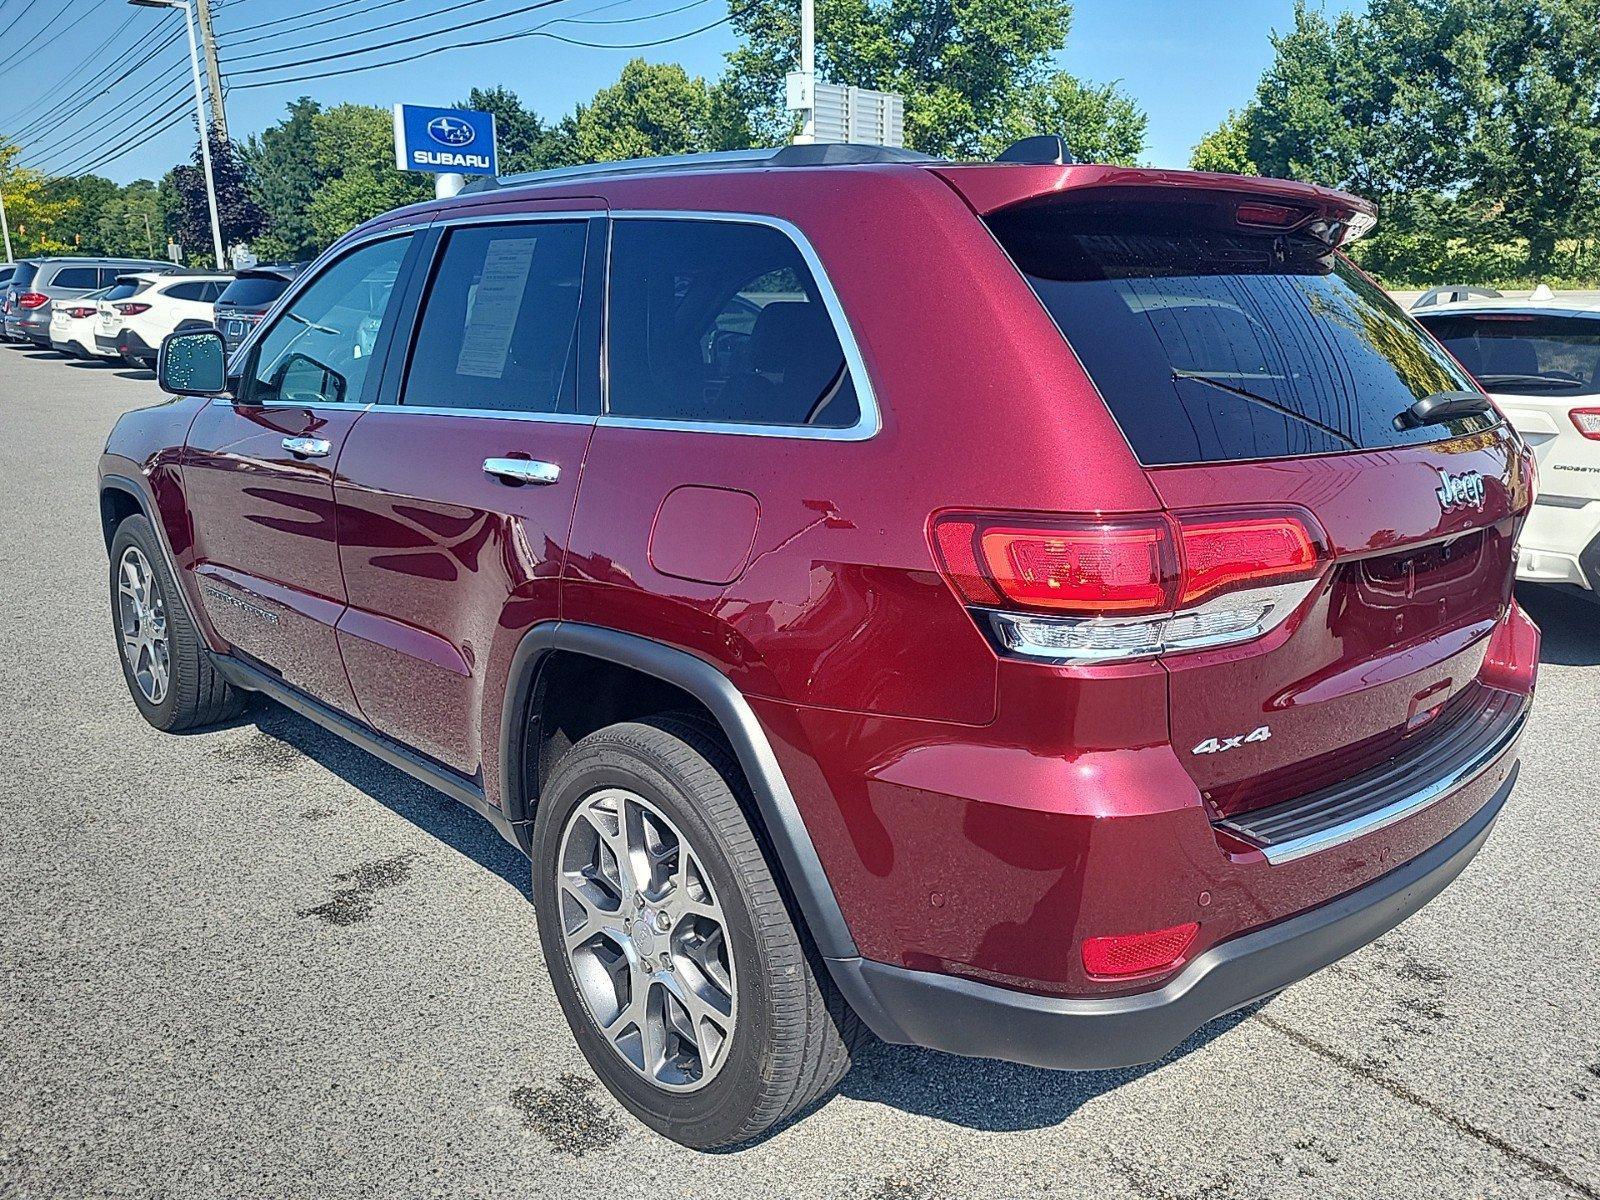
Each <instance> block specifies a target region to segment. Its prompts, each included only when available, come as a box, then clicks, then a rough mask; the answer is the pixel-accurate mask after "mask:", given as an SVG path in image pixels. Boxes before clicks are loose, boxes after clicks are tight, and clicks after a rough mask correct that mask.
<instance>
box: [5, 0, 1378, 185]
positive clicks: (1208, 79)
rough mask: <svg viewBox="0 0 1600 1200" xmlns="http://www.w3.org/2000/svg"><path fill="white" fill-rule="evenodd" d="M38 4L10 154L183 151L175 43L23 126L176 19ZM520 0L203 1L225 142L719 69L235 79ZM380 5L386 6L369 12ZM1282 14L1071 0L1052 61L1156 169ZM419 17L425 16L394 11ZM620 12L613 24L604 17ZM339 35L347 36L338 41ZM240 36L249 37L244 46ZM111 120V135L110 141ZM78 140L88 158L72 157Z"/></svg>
mask: <svg viewBox="0 0 1600 1200" xmlns="http://www.w3.org/2000/svg"><path fill="white" fill-rule="evenodd" d="M37 2H38V0H0V55H5V56H10V55H12V54H15V53H16V52H17V51H19V50H26V51H27V57H26V68H25V69H26V70H27V73H28V76H29V81H30V84H31V85H32V86H30V87H28V88H20V89H19V88H16V87H6V88H4V89H0V97H3V98H0V134H5V135H8V136H14V135H16V134H17V133H18V132H19V131H21V132H24V133H26V134H28V135H29V136H27V137H25V138H24V139H23V140H24V144H25V149H26V150H28V151H29V153H28V154H27V155H26V156H25V157H24V160H23V161H24V162H25V163H27V164H28V165H32V166H41V167H45V168H49V169H53V170H63V169H67V170H75V169H82V165H81V164H84V163H85V162H87V163H88V165H90V166H92V167H94V169H96V170H97V171H98V172H99V173H101V174H104V175H107V176H109V177H110V178H112V179H114V180H117V181H118V182H126V181H128V180H130V179H135V178H138V177H140V176H144V177H152V178H153V177H158V176H159V175H160V174H161V173H162V172H164V171H165V170H166V169H167V168H168V167H170V166H171V165H172V164H173V163H174V162H176V161H178V160H179V159H181V158H184V157H186V156H187V154H188V153H189V152H190V147H192V145H193V141H192V138H193V127H192V125H190V124H188V123H184V124H180V125H177V126H175V127H173V128H171V129H168V130H166V131H164V132H160V133H157V134H154V135H148V136H139V135H140V133H141V130H142V128H143V126H144V125H146V124H148V123H149V122H150V120H151V118H152V117H154V116H159V115H160V113H161V111H163V110H162V108H161V107H160V106H159V105H156V104H154V103H153V102H154V101H157V100H160V99H162V98H164V97H165V96H167V95H168V94H169V92H171V91H172V90H173V89H174V88H176V87H178V86H179V85H181V84H182V83H184V82H185V80H186V79H187V76H188V64H187V55H186V52H185V49H184V46H183V43H182V41H181V40H175V41H174V43H173V44H172V45H170V46H168V47H167V48H165V49H164V50H162V52H161V53H160V55H159V56H158V57H157V58H156V59H154V60H153V61H152V62H150V63H149V64H148V65H146V66H145V67H143V68H141V69H139V70H138V71H136V72H135V73H134V74H132V75H131V76H130V78H129V81H128V82H129V83H138V84H140V85H141V86H140V87H139V88H138V93H139V95H138V97H135V96H134V95H133V94H131V93H129V92H128V91H127V87H128V85H127V84H124V85H123V86H122V88H121V89H119V90H114V91H112V92H111V93H109V94H107V95H104V96H99V97H94V98H89V97H85V98H83V99H82V100H79V101H77V102H75V103H74V104H73V105H72V106H71V109H72V111H71V112H70V114H68V115H66V116H64V117H53V118H52V119H51V121H50V122H49V123H48V124H47V125H45V126H43V127H41V128H38V129H35V130H29V129H28V124H29V122H34V123H36V124H37V123H38V122H39V121H40V120H41V117H42V116H45V115H48V114H50V110H51V104H50V103H49V102H47V101H46V97H51V96H54V97H57V98H70V96H71V93H72V91H73V90H74V89H75V88H77V87H78V86H80V85H81V84H82V83H84V82H86V81H87V79H88V77H89V76H90V75H91V74H92V73H93V70H94V69H95V68H98V67H99V65H100V64H102V63H109V62H111V61H112V59H113V57H114V54H117V53H120V55H121V59H122V62H123V63H125V64H131V63H133V62H136V61H137V60H138V58H139V57H142V53H139V54H129V53H128V48H130V47H132V46H133V45H135V44H136V39H138V38H140V37H145V38H147V39H149V40H148V41H147V42H146V43H145V44H146V45H147V46H149V47H154V46H156V45H159V44H160V41H161V39H163V38H167V37H171V36H173V35H175V34H177V33H178V31H179V29H180V28H181V22H180V20H179V18H178V16H177V14H176V13H175V12H167V11H160V10H150V9H134V8H129V7H128V6H127V5H126V4H125V3H123V0H75V3H74V4H73V5H72V7H73V9H75V17H73V18H68V20H69V21H70V22H71V24H72V25H73V28H72V29H70V30H67V31H65V36H62V37H60V38H59V39H56V38H55V34H56V32H58V31H60V27H59V26H57V27H56V28H55V29H51V28H50V27H49V26H48V25H47V24H45V22H47V21H48V20H49V18H50V16H51V15H52V14H53V13H54V12H55V11H56V10H55V9H54V7H53V4H52V2H51V0H44V2H43V3H38V7H37V9H36V10H33V11H30V9H31V8H32V5H33V4H35V3H37ZM56 2H59V0H56ZM527 2H528V0H494V2H493V3H492V4H489V3H484V4H482V5H479V4H472V5H469V6H467V7H463V8H462V9H461V10H460V11H458V12H455V13H449V14H446V13H443V12H441V10H443V9H446V8H449V7H452V6H454V5H458V4H462V3H463V0H365V2H364V3H352V2H351V0H343V2H342V3H339V2H337V0H214V3H215V4H216V7H217V14H218V15H217V19H216V25H217V30H218V36H219V40H220V41H221V43H222V59H223V70H224V72H225V74H226V76H227V78H228V95H227V110H228V120H229V124H230V126H231V128H232V132H233V134H234V136H235V137H240V136H243V135H244V134H248V133H252V132H256V131H259V130H261V129H262V128H264V127H265V126H267V125H269V124H272V123H273V122H274V121H276V120H277V119H278V118H279V116H280V115H281V114H282V112H283V107H284V105H285V104H286V103H287V102H288V101H290V100H292V99H294V98H295V97H296V96H298V95H301V94H306V95H311V96H313V97H314V98H316V99H318V100H321V101H323V102H325V103H338V102H341V101H357V102H362V103H369V104H379V105H384V106H388V105H391V104H393V103H395V102H396V101H400V100H404V101H410V102H414V103H419V104H447V103H452V102H455V101H457V100H459V99H462V98H464V96H465V95H466V92H467V90H468V89H469V88H470V87H472V86H473V85H493V84H504V85H506V86H507V87H510V88H511V89H512V90H514V91H516V92H517V93H518V94H519V95H521V96H522V98H523V100H524V102H525V103H527V104H529V106H530V107H532V108H534V109H536V110H537V111H539V112H541V113H543V114H545V115H546V116H551V117H554V116H559V115H560V114H562V113H564V112H566V111H568V110H570V109H571V107H572V106H573V104H574V103H576V102H577V101H579V100H584V99H587V98H588V97H589V96H591V95H593V93H594V92H595V90H596V89H598V88H600V87H603V86H604V85H606V84H607V83H610V82H612V81H613V80H615V79H616V77H617V73H618V72H619V71H620V70H621V68H622V65H623V63H625V62H626V61H627V60H628V58H630V57H632V56H633V55H635V54H639V53H643V54H644V55H645V56H646V57H648V58H651V59H654V60H658V61H678V62H681V63H683V64H684V66H686V67H687V68H689V70H690V71H692V72H695V73H697V74H703V75H707V76H714V75H716V74H717V73H718V72H719V71H720V70H721V67H722V56H723V55H724V54H725V53H726V52H727V51H728V50H729V49H730V48H731V47H732V46H733V44H734V39H733V37H732V35H731V33H730V32H729V30H728V28H727V26H726V25H723V26H720V27H717V28H714V29H711V30H709V31H707V32H703V33H699V34H696V35H694V36H692V37H688V38H686V39H684V40H681V41H677V42H674V43H672V44H670V45H665V46H660V47H657V48H654V49H650V50H644V51H639V50H631V49H624V50H600V49H590V48H585V47H577V46H571V45H565V44H562V43H560V42H556V41H551V40H546V39H543V38H530V39H523V40H520V41H516V42H511V43H508V44H503V45H499V46H490V47H480V48H452V49H450V50H449V51H448V52H445V53H439V54H434V55H431V56H427V57H416V56H415V52H416V51H417V50H418V49H421V48H425V47H431V46H434V45H441V44H445V43H444V41H443V40H442V39H438V38H434V39H422V38H417V39H416V40H415V41H413V42H411V43H410V44H409V46H408V45H406V44H402V45H400V46H398V47H397V48H395V49H391V50H387V51H380V52H377V53H374V54H370V55H363V56H355V57H351V58H347V59H344V60H341V61H339V62H333V63H327V64H323V65H319V66H307V67H302V68H299V69H297V70H292V71H290V70H280V71H275V72H271V73H269V74H272V75H276V76H283V75H293V74H302V73H308V72H318V71H339V72H340V73H338V74H335V75H333V76H332V77H329V78H322V79H317V80H310V81H305V82H298V83H285V84H272V85H271V86H265V87H260V86H257V87H251V86H248V85H251V84H254V83H256V82H257V80H258V79H261V78H262V76H261V75H257V76H251V75H248V74H247V73H246V72H248V71H249V70H251V69H260V68H263V67H273V66H275V65H276V64H279V63H286V62H293V61H295V60H301V59H306V58H310V57H314V56H317V55H322V54H327V53H332V52H337V51H341V50H345V49H348V48H350V47H352V46H356V45H369V44H372V43H378V42H388V41H392V40H393V41H401V40H403V39H407V38H408V37H409V36H410V35H412V34H415V33H420V32H421V31H424V30H427V29H437V28H440V27H442V26H448V25H452V24H457V23H460V22H462V21H466V20H470V19H472V18H474V17H477V16H480V15H482V12H484V11H487V12H493V13H498V12H504V11H506V10H508V9H511V8H519V7H522V6H523V4H526V3H527ZM680 3H685V4H686V3H689V0H678V2H674V0H562V2H561V3H558V4H555V5H554V6H553V7H551V8H549V9H547V10H543V11H538V12H531V13H528V14H525V15H522V16H518V17H511V18H509V19H506V20H501V21H494V22H490V23H488V24H486V25H485V26H483V27H482V28H481V29H479V30H476V31H474V33H473V34H471V35H469V34H461V35H458V36H459V37H461V38H465V37H469V36H477V37H483V36H486V35H493V34H496V33H504V32H519V31H521V30H524V29H529V28H533V27H535V26H536V25H540V24H542V23H544V22H549V21H550V20H551V18H552V17H555V16H568V17H573V18H579V20H578V21H573V22H568V23H562V24H548V25H545V28H546V29H547V30H548V31H549V32H551V33H562V34H565V35H567V36H570V37H575V38H579V39H584V40H591V41H597V42H611V43H619V42H637V41H645V40H650V39H654V38H661V37H668V36H672V35H676V34H680V33H686V32H689V31H691V30H695V29H698V28H699V27H701V26H704V25H707V24H709V23H711V22H714V21H716V20H717V19H718V18H719V17H722V16H725V15H726V12H727V7H726V0H700V3H698V4H694V5H693V6H692V7H688V8H687V9H686V10H685V11H680V12H677V13H676V14H674V15H670V16H666V17H663V18H660V19H655V20H649V21H630V20H628V18H633V17H636V16H639V15H641V14H645V13H653V12H658V11H662V10H666V9H672V8H677V7H679V4H680ZM1355 3H1357V0H1326V3H1325V7H1326V8H1327V9H1328V10H1329V11H1330V12H1335V11H1339V10H1341V9H1344V8H1349V7H1352V6H1354V5H1355ZM330 7H331V8H332V9H333V11H331V12H327V13H325V14H324V16H323V17H320V18H317V19H319V20H320V19H326V17H335V16H337V17H338V18H340V19H339V20H337V21H335V22H333V23H330V24H325V25H322V26H321V27H319V28H316V29H303V28H302V27H301V22H298V21H295V20H292V19H291V20H284V18H292V17H293V16H294V14H297V13H298V14H304V13H307V12H308V11H309V10H310V9H313V8H316V9H325V8H330ZM380 8H381V9H384V10H385V11H383V12H381V13H380V12H379V11H377V10H379V9H380ZM1292 12H1293V0H1076V4H1075V10H1074V18H1073V28H1072V35H1071V37H1070V39H1069V40H1068V43H1067V48H1066V50H1065V51H1064V52H1063V53H1062V54H1061V56H1060V63H1061V65H1062V66H1063V67H1065V68H1066V69H1067V70H1069V71H1072V72H1073V73H1074V74H1076V75H1079V76H1081V77H1083V78H1085V79H1088V80H1091V81H1094V82H1105V81H1108V80H1118V81H1120V82H1121V84H1122V86H1123V87H1124V88H1126V89H1127V90H1128V91H1129V92H1131V93H1132V94H1133V96H1134V97H1136V98H1137V99H1138V100H1139V102H1140V103H1141V104H1142V105H1143V106H1144V108H1145V110H1146V111H1147V112H1148V113H1149V115H1150V131H1149V144H1148V149H1147V151H1146V157H1147V160H1148V161H1149V162H1150V163H1152V164H1153V165H1156V166H1184V165H1186V164H1187V162H1188V157H1189V151H1190V149H1191V148H1192V147H1193V145H1194V143H1195V142H1196V141H1197V140H1198V139H1199V138H1200V137H1201V136H1203V135H1204V134H1205V133H1206V132H1208V131H1209V130H1210V129H1212V128H1213V127H1214V126H1215V125H1216V124H1217V122H1218V121H1220V120H1221V119H1222V117H1223V116H1224V115H1226V113H1227V111H1228V109H1230V108H1236V107H1238V106H1239V105H1241V104H1243V103H1245V102H1246V101H1247V100H1248V99H1249V98H1250V95H1251V93H1252V91H1253V89H1254V86H1255V82H1256V80H1257V78H1258V77H1259V76H1260V73H1261V71H1262V69H1263V67H1265V66H1266V64H1267V63H1268V62H1269V61H1270V58H1271V47H1270V45H1269V43H1268V35H1269V33H1270V31H1272V30H1273V29H1283V28H1286V27H1287V26H1288V25H1289V23H1290V22H1291V20H1292ZM425 13H429V14H438V15H433V16H429V17H426V18H425V19H422V20H420V21H417V22H415V23H411V24H403V23H402V22H405V21H406V20H407V18H412V17H417V16H420V15H421V14H425ZM18 18H20V19H18ZM619 18H622V19H623V21H622V23H613V22H616V21H617V20H618V19H619ZM304 19H305V20H309V19H311V18H309V17H307V18H304ZM273 22H281V23H278V24H273ZM365 31H370V32H365ZM41 33H43V35H44V37H43V38H42V37H41V36H40V35H41ZM352 33H358V34H359V35H360V36H356V37H351V38H350V39H349V40H348V41H342V40H341V38H342V37H343V36H344V35H349V34H352ZM113 35H115V36H113ZM45 38H49V39H52V41H51V43H50V44H44V45H40V44H39V43H40V42H42V41H44V40H45ZM247 41H248V42H249V44H245V43H246V42H247ZM30 42H31V43H32V45H30ZM102 43H106V45H107V49H106V50H105V52H104V53H102V54H100V55H98V56H92V57H91V59H90V62H89V67H88V69H86V68H85V66H84V57H85V55H86V54H91V55H92V51H93V50H94V49H95V48H96V47H98V46H100V45H101V44H102ZM408 49H410V50H411V51H412V56H410V57H408V60H407V61H404V62H400V63H397V64H396V65H392V66H386V67H383V68H381V69H378V70H371V71H356V70H350V69H345V68H356V67H359V66H361V65H364V64H366V63H370V62H379V61H384V60H387V59H393V58H399V57H401V56H402V55H406V53H407V50H408ZM146 52H147V51H146ZM246 56H254V57H246ZM0 69H3V68H0ZM40 88H43V89H45V90H44V91H40V90H38V89H40ZM129 101H131V103H129ZM119 104H123V105H124V107H123V109H122V110H121V111H114V110H116V108H117V106H118V105H119ZM30 106H32V109H31V111H30V110H29V107H30ZM108 114H109V120H107V116H108ZM119 131H121V133H122V136H117V135H118V134H119ZM124 141H129V142H132V143H133V144H132V145H131V146H130V148H129V149H128V150H127V152H125V153H123V154H122V155H121V156H120V157H118V158H117V159H116V160H115V161H112V162H104V163H96V162H94V159H95V158H96V157H103V155H104V154H105V153H107V152H108V151H98V152H96V146H97V144H98V143H100V142H109V144H110V147H111V148H117V147H120V146H121V144H122V143H123V142H124ZM85 151H88V152H89V153H88V155H87V158H86V157H85V153H84V152H85Z"/></svg>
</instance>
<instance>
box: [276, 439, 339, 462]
mask: <svg viewBox="0 0 1600 1200" xmlns="http://www.w3.org/2000/svg"><path fill="white" fill-rule="evenodd" d="M283 448H284V449H285V450H287V451H288V452H289V453H290V454H293V455H294V456H295V457H296V458H326V457H327V456H328V451H329V450H332V449H333V443H332V442H328V441H324V440H323V439H322V438H308V437H287V438H284V439H283Z"/></svg>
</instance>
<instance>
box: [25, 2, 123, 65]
mask: <svg viewBox="0 0 1600 1200" xmlns="http://www.w3.org/2000/svg"><path fill="white" fill-rule="evenodd" d="M99 3H100V7H104V5H105V3H106V0H99ZM91 11H92V10H91ZM21 15H22V14H21V13H18V14H17V16H21ZM71 15H73V6H72V5H71V4H62V5H61V6H60V7H59V8H57V9H56V15H55V16H53V17H51V18H50V19H49V20H48V21H46V22H45V23H44V24H43V25H42V26H41V27H40V28H38V29H36V30H34V31H33V39H32V40H31V41H27V42H24V43H23V44H22V45H20V46H18V47H17V48H16V49H15V50H7V51H5V56H6V57H7V58H12V57H15V56H16V55H19V54H29V53H32V52H33V51H35V50H42V49H44V47H45V46H48V45H49V44H50V42H53V41H55V40H56V38H50V39H49V41H46V42H44V43H42V44H41V43H40V41H39V39H40V38H42V37H44V35H45V34H47V33H49V32H50V28H51V26H53V25H54V24H55V23H56V22H57V21H59V20H61V18H62V17H66V16H71ZM77 15H78V16H79V17H84V16H88V15H89V14H88V12H83V11H79V12H78V13H77ZM11 27H12V28H13V29H15V28H16V18H15V17H13V18H12V25H11ZM60 36H61V34H59V33H58V34H56V37H60Z"/></svg>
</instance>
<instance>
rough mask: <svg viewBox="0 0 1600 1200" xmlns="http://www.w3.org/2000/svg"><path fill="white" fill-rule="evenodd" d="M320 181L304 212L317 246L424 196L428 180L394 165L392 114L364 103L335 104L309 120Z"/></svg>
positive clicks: (429, 185)
mask: <svg viewBox="0 0 1600 1200" xmlns="http://www.w3.org/2000/svg"><path fill="white" fill-rule="evenodd" d="M311 121H312V129H313V131H314V135H315V146H316V152H315V158H316V169H317V174H318V176H319V179H320V181H321V182H320V185H319V186H318V188H317V190H316V194H315V195H314V196H313V197H312V199H311V204H310V205H309V207H308V216H309V218H310V223H311V231H312V234H313V237H314V238H315V240H316V242H317V244H319V245H324V246H325V245H327V244H328V243H330V242H332V241H333V240H334V239H335V238H338V237H339V236H340V235H342V234H344V233H347V232H349V231H350V230H351V229H353V228H355V227H356V226H357V225H359V224H361V222H363V221H365V220H368V219H370V218H372V217H375V216H377V215H378V214H379V213H382V212H387V211H389V210H390V209H391V208H399V207H401V206H402V205H406V204H415V203H416V202H418V201H419V200H427V199H429V198H430V197H431V196H432V195H433V186H432V182H431V180H430V179H429V178H428V177H426V176H423V175H421V174H419V173H418V172H415V171H397V170H395V165H394V115H393V114H392V113H391V112H389V111H388V110H387V109H382V108H376V107H374V106H372V105H369V104H339V105H335V106H334V107H332V108H328V109H324V110H323V111H321V112H319V113H317V114H315V115H314V116H313V117H312V118H311Z"/></svg>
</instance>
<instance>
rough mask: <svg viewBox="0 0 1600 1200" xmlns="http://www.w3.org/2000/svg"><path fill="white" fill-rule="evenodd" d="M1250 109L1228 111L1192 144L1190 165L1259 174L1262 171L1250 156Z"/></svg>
mask: <svg viewBox="0 0 1600 1200" xmlns="http://www.w3.org/2000/svg"><path fill="white" fill-rule="evenodd" d="M1253 116H1254V113H1253V111H1252V110H1251V109H1250V108H1246V109H1244V110H1243V111H1242V112H1234V111H1233V110H1232V109H1229V110H1228V116H1227V118H1226V119H1225V120H1224V121H1223V122H1222V124H1221V125H1219V126H1217V127H1216V128H1215V129H1213V130H1212V131H1211V132H1210V133H1208V134H1206V136H1205V137H1203V138H1201V139H1200V143H1199V144H1198V145H1197V146H1195V148H1194V153H1193V154H1192V155H1191V156H1190V158H1189V165H1190V166H1191V167H1193V168H1194V169H1195V170H1196V171H1222V172H1224V173H1225V174H1229V175H1259V174H1261V170H1260V168H1259V167H1257V166H1256V164H1255V160H1254V159H1253V158H1251V157H1250V125H1251V120H1252V117H1253Z"/></svg>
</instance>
